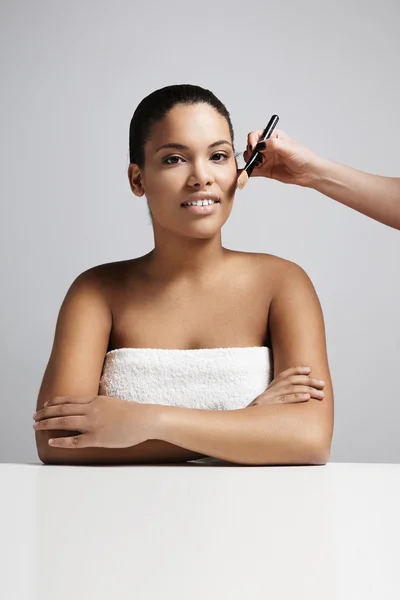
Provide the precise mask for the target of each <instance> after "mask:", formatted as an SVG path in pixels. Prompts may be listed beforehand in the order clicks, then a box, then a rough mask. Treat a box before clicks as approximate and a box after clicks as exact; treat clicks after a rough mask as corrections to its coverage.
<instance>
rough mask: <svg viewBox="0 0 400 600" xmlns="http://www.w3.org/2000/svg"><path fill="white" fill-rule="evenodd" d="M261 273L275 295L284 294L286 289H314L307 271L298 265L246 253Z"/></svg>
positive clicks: (271, 255) (259, 253) (256, 253)
mask: <svg viewBox="0 0 400 600" xmlns="http://www.w3.org/2000/svg"><path fill="white" fill-rule="evenodd" d="M243 255H245V256H246V257H247V260H249V261H250V262H251V263H252V264H253V265H254V266H255V268H256V269H257V270H259V273H260V274H262V276H263V278H264V279H265V281H267V282H268V284H269V285H270V287H271V291H273V292H274V293H278V292H282V291H283V290H285V289H288V288H289V289H291V290H292V291H294V289H300V290H301V289H304V288H307V287H308V288H309V289H311V288H312V289H314V286H313V284H312V282H311V279H310V277H309V276H308V274H307V273H306V271H305V270H304V269H303V268H302V267H301V266H300V265H299V264H297V263H295V262H292V261H290V260H287V259H285V258H281V257H279V256H275V255H273V254H265V253H262V252H254V253H250V252H244V253H243Z"/></svg>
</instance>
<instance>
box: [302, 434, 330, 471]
mask: <svg viewBox="0 0 400 600" xmlns="http://www.w3.org/2000/svg"><path fill="white" fill-rule="evenodd" d="M331 441H332V436H329V439H327V437H326V436H324V437H321V436H320V437H318V438H317V439H316V440H314V441H313V442H311V443H310V441H309V442H308V447H309V454H310V464H312V465H326V464H327V463H328V462H329V460H330V456H331Z"/></svg>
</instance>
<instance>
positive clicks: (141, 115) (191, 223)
mask: <svg viewBox="0 0 400 600" xmlns="http://www.w3.org/2000/svg"><path fill="white" fill-rule="evenodd" d="M129 156H130V165H129V169H128V176H129V181H130V185H131V188H132V191H133V192H134V194H135V195H137V196H144V195H146V198H147V202H148V205H149V209H150V212H151V215H152V217H153V225H154V226H157V227H162V228H164V229H168V230H170V231H174V232H176V233H181V234H184V235H186V236H187V235H190V236H193V235H194V236H195V237H210V236H212V235H213V233H216V232H217V231H218V230H219V229H220V228H221V226H222V225H223V223H224V222H225V221H226V219H227V218H228V216H229V214H230V211H231V209H232V201H233V197H234V193H235V189H236V178H237V162H236V157H235V153H234V132H233V127H232V123H231V119H230V116H229V112H228V111H227V109H226V108H225V106H224V105H223V104H222V102H221V101H220V100H218V98H216V96H214V94H213V93H212V92H210V91H209V90H206V89H203V88H201V87H198V86H194V85H187V84H185V85H172V86H168V87H165V88H162V89H160V90H157V91H155V92H153V93H152V94H150V95H149V96H147V97H146V98H144V99H143V100H142V101H141V102H140V104H139V105H138V107H137V109H136V110H135V113H134V115H133V117H132V120H131V124H130V130H129ZM199 192H200V196H201V195H202V194H203V196H205V195H206V193H207V192H209V193H210V194H211V195H213V194H214V195H216V196H218V198H220V201H221V202H220V204H219V205H217V206H215V207H214V210H213V212H212V214H210V215H207V216H199V215H197V214H193V213H192V211H188V210H187V209H185V208H184V207H182V206H181V205H182V203H183V202H186V201H188V200H190V198H191V196H195V195H196V193H199Z"/></svg>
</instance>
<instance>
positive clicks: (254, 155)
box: [244, 115, 279, 177]
mask: <svg viewBox="0 0 400 600" xmlns="http://www.w3.org/2000/svg"><path fill="white" fill-rule="evenodd" d="M278 121H279V117H278V115H272V117H271V118H270V120H269V123H268V125H267V126H266V128H265V129H264V131H263V132H262V134H261V137H260V139H259V140H258V143H260V142H263V141H264V140H267V139H268V138H269V137H270V136H271V134H272V132H273V131H274V129H275V127H276V125H277V123H278ZM259 155H260V153H259V151H258V150H256V149H254V150H253V153H252V155H251V156H250V158H249V160H248V161H247V163H246V166H245V168H244V170H245V171H246V172H247V175H248V176H249V177H250V175H251V174H252V172H253V169H254V167H255V166H256V161H257V158H258V157H259Z"/></svg>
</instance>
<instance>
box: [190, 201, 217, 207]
mask: <svg viewBox="0 0 400 600" xmlns="http://www.w3.org/2000/svg"><path fill="white" fill-rule="evenodd" d="M208 204H215V201H214V200H196V201H195V202H184V204H183V206H207V205H208Z"/></svg>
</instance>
